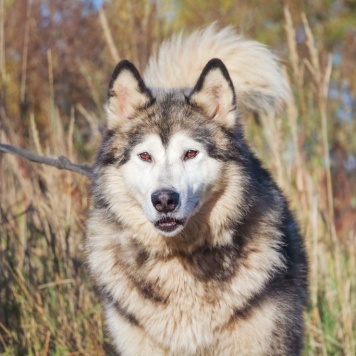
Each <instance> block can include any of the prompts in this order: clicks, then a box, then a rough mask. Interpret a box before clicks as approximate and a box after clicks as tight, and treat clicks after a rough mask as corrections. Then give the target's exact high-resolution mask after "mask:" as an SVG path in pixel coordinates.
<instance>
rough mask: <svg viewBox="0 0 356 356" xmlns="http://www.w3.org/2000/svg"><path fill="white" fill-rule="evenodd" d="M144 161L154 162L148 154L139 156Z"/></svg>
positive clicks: (143, 153)
mask: <svg viewBox="0 0 356 356" xmlns="http://www.w3.org/2000/svg"><path fill="white" fill-rule="evenodd" d="M138 156H139V157H140V158H141V159H142V161H146V162H152V157H151V155H150V154H149V153H148V152H142V153H140V154H139V155H138Z"/></svg>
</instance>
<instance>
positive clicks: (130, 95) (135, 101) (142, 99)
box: [106, 60, 154, 129]
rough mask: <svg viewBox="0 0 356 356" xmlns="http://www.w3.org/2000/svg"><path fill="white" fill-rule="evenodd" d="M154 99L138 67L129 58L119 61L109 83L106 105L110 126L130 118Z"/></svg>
mask: <svg viewBox="0 0 356 356" xmlns="http://www.w3.org/2000/svg"><path fill="white" fill-rule="evenodd" d="M153 100H154V99H153V97H152V94H151V92H150V91H149V90H148V89H147V87H146V85H145V83H144V82H143V80H142V78H141V76H140V74H139V72H138V70H137V69H136V67H135V66H134V65H133V64H132V63H131V62H129V61H127V60H123V61H121V62H119V64H118V65H117V66H116V68H115V70H114V72H113V74H112V77H111V80H110V84H109V90H108V102H107V105H106V110H107V120H108V128H109V129H111V128H113V127H114V126H116V125H117V124H118V123H120V121H122V120H124V119H128V118H130V117H131V116H132V115H133V114H134V112H135V111H136V110H139V109H140V108H144V107H147V106H148V105H150V104H151V103H152V102H153Z"/></svg>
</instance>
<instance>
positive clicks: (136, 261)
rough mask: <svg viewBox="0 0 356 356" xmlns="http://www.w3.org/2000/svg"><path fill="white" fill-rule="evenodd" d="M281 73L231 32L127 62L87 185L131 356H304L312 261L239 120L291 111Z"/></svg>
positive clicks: (116, 81) (122, 347)
mask: <svg viewBox="0 0 356 356" xmlns="http://www.w3.org/2000/svg"><path fill="white" fill-rule="evenodd" d="M289 92H290V91H289V87H288V83H287V81H286V80H285V78H284V76H283V74H282V71H281V69H280V67H279V63H278V60H277V59H276V58H275V56H274V55H273V54H272V53H271V52H270V51H269V50H268V49H267V48H266V47H265V46H263V45H262V44H260V43H258V42H255V41H251V40H247V39H244V38H242V37H240V36H238V35H237V34H236V33H235V32H234V31H233V30H232V28H225V29H222V30H218V29H217V28H216V26H215V25H211V26H209V27H207V28H204V29H202V30H199V31H196V32H193V33H192V34H191V35H190V36H188V37H184V36H183V35H178V36H175V37H173V38H172V39H171V40H168V41H166V42H164V43H163V44H162V45H161V47H160V48H159V50H158V53H157V54H156V55H153V56H152V57H151V59H150V60H149V62H148V65H147V68H146V70H145V72H144V75H143V77H141V75H140V74H139V72H138V70H137V69H136V68H135V66H134V65H133V64H132V63H131V62H129V61H127V60H124V61H121V62H120V63H119V64H118V65H117V66H116V68H115V70H114V72H113V74H112V77H111V81H110V84H109V90H108V100H107V104H106V113H107V115H106V116H107V129H106V133H105V135H104V137H103V140H102V143H101V146H100V148H99V151H98V154H97V158H96V162H95V165H94V173H93V177H92V188H91V189H92V203H93V204H92V206H93V207H92V210H91V212H90V214H89V217H88V221H87V242H86V249H87V254H88V265H89V268H90V272H91V275H92V277H93V279H94V281H95V284H96V286H97V287H98V289H99V291H100V295H101V297H102V302H103V307H104V311H105V316H106V323H107V327H108V330H109V332H110V334H111V337H112V340H113V344H114V347H115V349H116V350H117V352H118V353H119V354H122V355H204V356H205V355H300V353H301V350H302V339H303V310H304V309H305V305H306V301H307V272H308V269H307V258H306V252H305V247H304V244H303V240H302V238H301V235H300V232H299V228H298V225H297V222H296V220H295V218H294V217H293V215H292V213H291V210H290V208H289V206H288V202H287V200H286V198H285V197H284V195H283V193H282V192H281V190H280V189H279V188H278V187H277V185H276V184H275V182H274V181H273V179H272V177H271V174H270V173H269V172H268V171H267V170H266V169H265V168H263V166H262V164H261V162H260V160H259V159H258V158H257V157H256V156H255V154H254V153H253V152H252V150H251V148H250V147H249V145H248V143H247V142H246V139H245V137H244V132H243V126H242V124H241V118H242V117H243V115H247V114H248V113H249V112H250V113H253V114H255V115H276V114H278V112H279V111H280V110H281V109H282V108H283V105H284V104H285V102H286V101H287V100H288V97H289Z"/></svg>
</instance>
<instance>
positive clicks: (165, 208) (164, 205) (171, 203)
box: [151, 189, 184, 232]
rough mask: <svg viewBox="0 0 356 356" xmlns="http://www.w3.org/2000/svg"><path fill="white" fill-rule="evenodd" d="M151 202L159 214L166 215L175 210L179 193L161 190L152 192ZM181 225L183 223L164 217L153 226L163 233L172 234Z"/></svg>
mask: <svg viewBox="0 0 356 356" xmlns="http://www.w3.org/2000/svg"><path fill="white" fill-rule="evenodd" d="M151 201H152V204H153V206H154V208H155V209H156V210H157V211H158V212H159V213H162V214H168V213H172V212H174V211H175V210H176V208H177V206H178V205H179V201H180V196H179V193H177V192H175V191H173V190H168V189H163V190H158V191H156V192H154V193H153V194H152V195H151ZM183 224H184V221H182V220H178V219H175V218H174V217H171V216H167V215H165V216H163V217H162V218H161V219H159V220H158V221H157V222H156V223H155V226H156V227H157V228H158V229H160V230H162V231H164V232H173V231H174V230H176V229H177V228H178V227H179V226H182V225H183Z"/></svg>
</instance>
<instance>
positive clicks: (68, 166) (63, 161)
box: [0, 143, 92, 178]
mask: <svg viewBox="0 0 356 356" xmlns="http://www.w3.org/2000/svg"><path fill="white" fill-rule="evenodd" d="M0 152H4V153H11V154H14V155H16V156H19V157H21V158H25V159H27V160H29V161H32V162H36V163H41V164H46V165H48V166H52V167H56V168H58V169H64V170H67V171H72V172H75V173H79V174H82V175H84V176H87V177H89V178H90V177H91V173H92V168H91V167H89V166H87V165H81V164H75V163H72V162H71V161H70V160H69V159H68V158H67V157H65V156H60V157H58V158H57V159H56V158H50V157H45V156H40V155H38V154H36V153H33V152H31V151H28V150H25V149H23V148H20V147H16V146H12V145H6V144H3V143H0Z"/></svg>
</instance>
